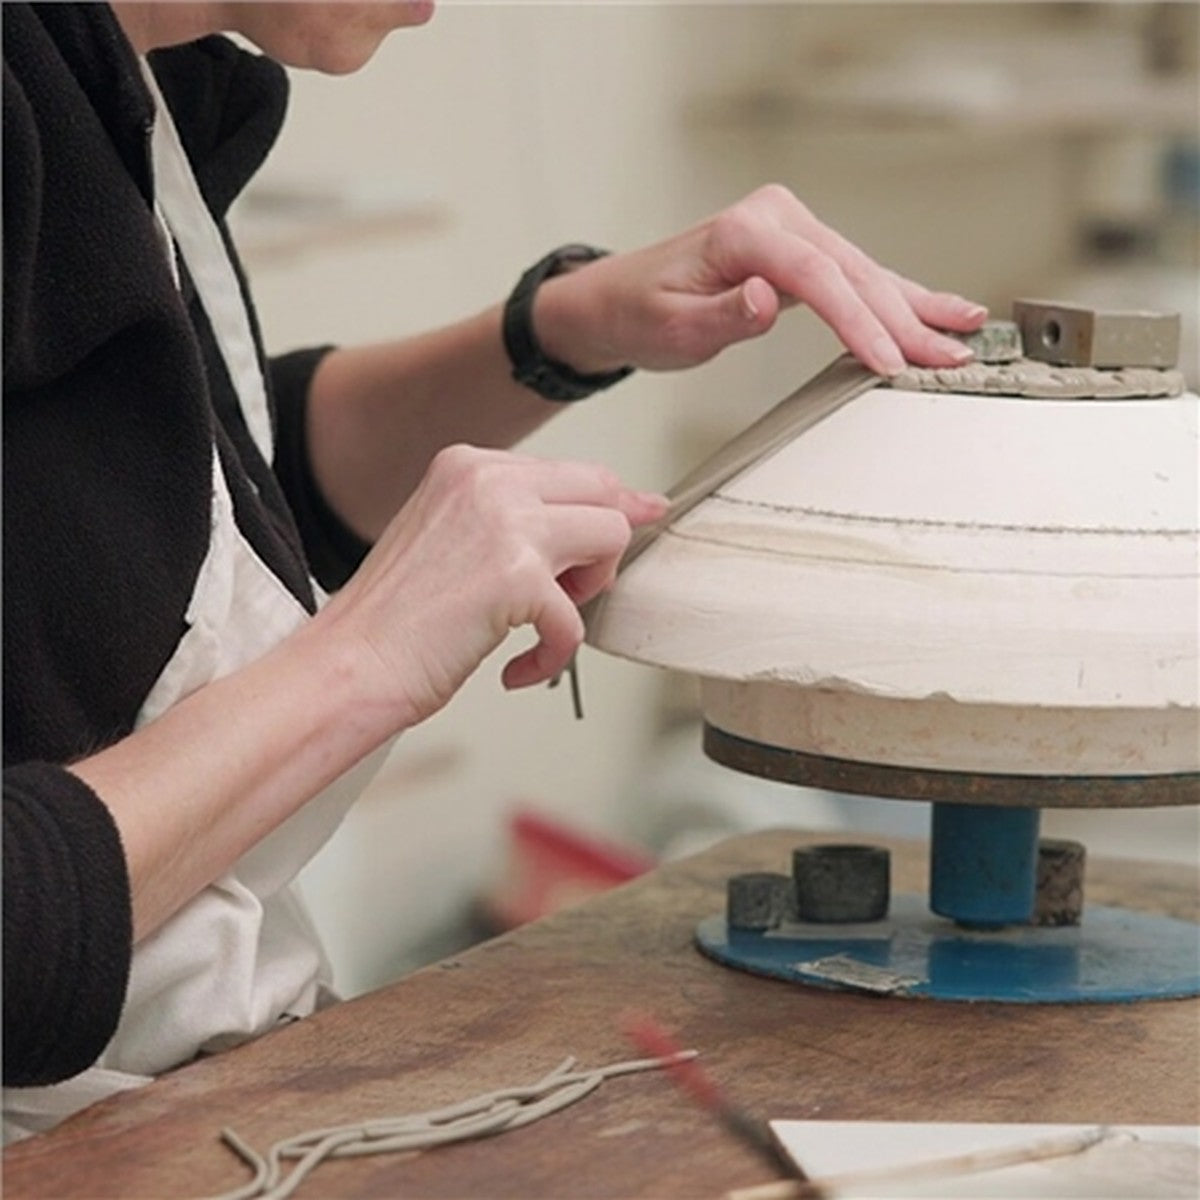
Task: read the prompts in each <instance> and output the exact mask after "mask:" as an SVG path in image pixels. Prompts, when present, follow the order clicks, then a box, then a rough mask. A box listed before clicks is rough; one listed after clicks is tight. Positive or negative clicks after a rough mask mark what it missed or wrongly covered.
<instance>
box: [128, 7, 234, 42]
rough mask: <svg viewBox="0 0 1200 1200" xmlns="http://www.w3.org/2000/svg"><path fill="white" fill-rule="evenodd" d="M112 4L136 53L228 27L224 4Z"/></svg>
mask: <svg viewBox="0 0 1200 1200" xmlns="http://www.w3.org/2000/svg"><path fill="white" fill-rule="evenodd" d="M111 7H112V10H113V13H114V15H115V16H116V18H117V22H118V24H119V25H120V26H121V28H122V29H123V30H124V31H125V36H126V37H127V38H128V39H129V42H130V44H131V45H132V46H133V48H134V49H135V50H136V51H137V52H138V53H139V54H145V53H146V52H147V51H150V50H157V49H159V48H161V47H163V46H177V45H179V44H180V43H182V42H192V41H195V40H196V39H197V38H201V37H204V36H205V35H206V34H210V33H218V32H219V31H220V30H222V29H226V28H228V27H229V25H228V23H227V22H226V21H225V19H224V9H225V5H223V4H191V3H179V2H175V0H168V2H167V3H145V2H139V0H111Z"/></svg>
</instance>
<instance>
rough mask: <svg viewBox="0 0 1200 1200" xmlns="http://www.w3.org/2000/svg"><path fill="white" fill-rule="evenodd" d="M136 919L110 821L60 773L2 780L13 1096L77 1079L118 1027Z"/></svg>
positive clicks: (41, 771) (44, 768)
mask: <svg viewBox="0 0 1200 1200" xmlns="http://www.w3.org/2000/svg"><path fill="white" fill-rule="evenodd" d="M132 953H133V917H132V906H131V901H130V894H129V875H128V870H127V868H126V864H125V854H124V851H123V850H122V847H121V840H120V836H119V834H118V832H117V827H116V824H115V822H114V821H113V818H112V814H111V813H110V812H109V810H108V809H107V808H106V807H105V805H104V804H103V803H102V802H101V801H100V799H99V798H98V797H97V796H96V795H95V793H94V792H93V791H92V790H91V789H90V788H89V787H88V786H87V785H86V784H84V783H83V782H82V781H81V780H80V779H78V778H76V777H75V776H74V775H72V774H71V773H70V772H69V771H66V770H64V769H62V768H61V767H55V766H51V765H49V764H46V763H26V764H23V765H21V766H17V767H10V768H8V769H6V770H5V772H4V1084H5V1086H6V1087H30V1086H33V1085H37V1084H47V1083H57V1082H59V1081H61V1080H63V1079H69V1078H70V1077H71V1076H72V1075H77V1074H78V1073H79V1072H80V1071H82V1070H84V1069H85V1068H87V1067H89V1066H91V1064H92V1063H93V1062H95V1060H96V1059H97V1058H98V1057H99V1055H100V1053H101V1052H102V1051H103V1049H104V1047H105V1046H106V1045H107V1044H108V1041H109V1039H110V1038H111V1037H112V1035H113V1033H114V1032H115V1030H116V1027H117V1020H118V1018H119V1017H120V1015H121V1008H122V1006H123V1004H124V1002H125V989H126V985H127V984H128V981H129V964H130V959H131V956H132Z"/></svg>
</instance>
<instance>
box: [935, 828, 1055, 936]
mask: <svg viewBox="0 0 1200 1200" xmlns="http://www.w3.org/2000/svg"><path fill="white" fill-rule="evenodd" d="M1040 816H1041V814H1040V812H1039V810H1038V809H1036V808H1001V807H997V806H994V805H981V804H935V805H934V806H933V831H932V838H931V840H932V858H931V862H930V877H929V907H930V908H931V909H933V911H934V912H935V913H940V914H941V915H942V916H943V917H949V918H950V919H951V920H952V921H956V922H957V923H958V924H960V925H966V926H970V927H972V928H976V929H995V928H999V927H1001V926H1003V925H1019V924H1023V923H1025V922H1027V921H1028V920H1029V919H1030V917H1031V916H1032V915H1033V905H1034V895H1035V892H1036V888H1037V845H1038V819H1039V817H1040Z"/></svg>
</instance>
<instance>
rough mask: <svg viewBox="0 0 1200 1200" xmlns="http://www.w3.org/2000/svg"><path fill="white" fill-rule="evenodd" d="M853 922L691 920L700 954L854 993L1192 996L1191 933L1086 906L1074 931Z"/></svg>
mask: <svg viewBox="0 0 1200 1200" xmlns="http://www.w3.org/2000/svg"><path fill="white" fill-rule="evenodd" d="M891 909H892V911H891V915H890V916H889V917H888V918H887V919H886V920H883V921H875V922H871V923H869V924H862V925H818V924H798V923H792V924H784V925H782V926H780V927H779V928H778V929H774V930H769V931H767V932H766V933H751V932H746V931H742V930H737V929H734V930H730V929H729V928H728V926H727V924H726V921H725V917H724V915H720V916H714V917H709V918H708V919H706V920H704V921H701V923H700V925H699V926H698V927H697V930H696V943H697V945H698V947H699V948H700V950H701V951H703V953H704V954H706V955H708V956H709V957H710V958H713V959H716V960H717V961H718V962H721V963H724V964H725V965H727V966H731V967H736V968H738V969H740V970H743V971H749V972H752V973H753V974H757V975H769V976H772V977H774V978H778V979H787V980H792V981H794V982H797V983H806V984H811V985H813V986H815V987H824V988H832V989H836V990H843V991H855V992H860V993H875V994H884V995H896V996H907V997H913V998H919V999H930V1000H977V1001H978V1000H987V1001H993V1002H998V1003H1002V1004H1080V1003H1091V1004H1106V1003H1114V1002H1121V1001H1131V1000H1150V999H1158V1000H1165V999H1172V998H1180V997H1184V996H1196V995H1200V925H1196V924H1193V923H1192V922H1190V921H1179V920H1175V919H1174V918H1171V917H1160V916H1154V915H1152V914H1150V913H1142V912H1133V911H1130V910H1127V909H1121V908H1106V907H1103V906H1101V905H1095V904H1093V905H1091V906H1089V907H1088V908H1087V909H1086V911H1085V912H1084V916H1083V921H1082V923H1081V924H1080V925H1077V926H1073V927H1066V928H1053V927H1041V926H1030V925H1014V926H1009V927H1007V928H1004V929H988V930H979V929H963V928H961V927H959V926H957V925H955V924H953V923H952V922H950V921H946V920H942V919H940V918H938V917H936V916H934V915H933V914H932V913H931V912H930V911H929V909H928V907H927V901H926V899H925V898H924V897H922V896H913V895H901V896H893V897H892V906H891Z"/></svg>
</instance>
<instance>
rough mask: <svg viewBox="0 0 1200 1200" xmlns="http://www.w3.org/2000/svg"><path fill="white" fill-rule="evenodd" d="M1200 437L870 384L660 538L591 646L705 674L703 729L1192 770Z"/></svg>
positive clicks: (593, 622) (813, 750) (937, 754)
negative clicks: (705, 726)
mask: <svg viewBox="0 0 1200 1200" xmlns="http://www.w3.org/2000/svg"><path fill="white" fill-rule="evenodd" d="M817 382H818V381H814V384H810V385H808V386H809V387H812V386H814V385H815V384H817ZM802 391H803V389H802ZM1198 418H1200V397H1197V396H1196V395H1195V394H1192V393H1185V394H1184V395H1182V396H1177V397H1174V398H1170V399H1138V400H1121V399H1104V400H1086V399H1062V400H1055V399H1022V398H1013V397H1004V396H982V395H966V394H958V393H946V394H936V393H928V392H917V391H905V390H899V389H894V388H890V387H887V386H883V385H880V386H875V387H872V388H870V389H869V390H867V391H865V392H864V393H863V394H861V395H859V396H858V397H857V398H855V399H853V400H851V401H850V402H849V403H848V404H845V405H844V406H843V407H841V408H839V409H838V410H837V411H835V412H833V413H832V415H830V416H827V417H826V418H825V419H823V420H822V421H820V423H819V424H816V425H815V426H814V427H812V428H810V429H808V430H807V431H806V432H804V433H803V434H801V435H800V436H798V437H797V438H795V439H794V440H793V441H791V442H790V443H788V444H786V445H785V446H784V447H783V448H782V449H779V450H777V451H774V452H772V453H769V454H768V455H767V456H765V457H764V458H762V459H761V460H760V461H757V462H756V463H754V464H753V465H752V466H750V467H749V468H747V469H745V470H743V471H741V472H740V473H739V474H738V475H736V476H735V477H734V478H733V479H731V480H730V481H729V482H727V483H725V484H723V485H721V486H720V487H718V488H717V490H716V491H715V492H714V493H713V494H712V495H710V496H709V497H708V498H707V499H705V500H703V501H702V502H701V503H699V504H698V505H697V506H696V507H694V508H692V509H691V510H690V511H689V512H686V513H685V514H683V515H682V516H680V517H679V518H678V519H677V520H675V521H674V522H673V523H672V524H670V525H669V526H668V527H667V528H666V529H664V530H663V531H662V532H661V533H660V535H659V536H658V537H657V538H656V539H655V541H654V542H653V543H652V544H650V545H649V547H648V548H646V549H645V550H644V551H643V552H642V553H641V554H640V555H639V556H638V557H637V558H636V560H634V561H632V562H631V563H630V564H629V565H628V567H627V568H626V569H625V570H624V571H623V572H622V573H621V575H620V576H619V578H618V580H617V582H616V584H615V586H614V588H613V589H612V591H611V592H609V593H608V594H606V595H605V596H604V597H603V598H602V599H601V601H600V602H599V603H597V604H596V605H595V606H594V607H593V609H592V610H591V612H590V613H589V632H588V641H589V642H590V643H591V644H592V645H594V646H597V647H599V648H601V649H603V650H606V651H609V652H611V653H614V654H618V655H623V656H625V657H628V658H631V659H635V660H638V661H641V662H647V663H654V664H657V665H659V666H663V667H668V668H673V669H675V670H679V671H685V672H689V673H692V674H695V675H698V676H700V677H701V681H702V688H701V691H702V704H703V709H704V715H705V718H706V720H707V722H708V723H709V724H710V725H712V726H715V727H716V728H717V729H719V730H722V731H724V732H726V733H729V734H733V735H735V736H737V737H743V738H746V739H749V740H750V741H753V742H755V743H761V744H765V745H767V746H771V747H781V748H785V749H788V750H795V751H800V752H803V753H804V754H811V755H820V756H825V757H829V758H832V759H844V760H851V761H854V762H860V763H871V764H882V765H885V766H889V767H903V768H915V769H921V770H932V771H955V772H971V773H984V774H989V775H1030V776H1122V777H1129V776H1135V777H1139V776H1173V775H1182V774H1187V773H1192V772H1196V771H1197V770H1200V722H1198V714H1200V696H1198V692H1200V661H1198V657H1197V645H1198V642H1200V633H1198V619H1200V618H1198V614H1200V574H1198V547H1200V536H1198V534H1200V530H1198V526H1200V521H1198V511H1197V510H1198V497H1200V479H1198V473H1200V429H1198ZM1191 798H1192V800H1193V801H1194V800H1195V796H1194V795H1193V796H1192V797H1191Z"/></svg>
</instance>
